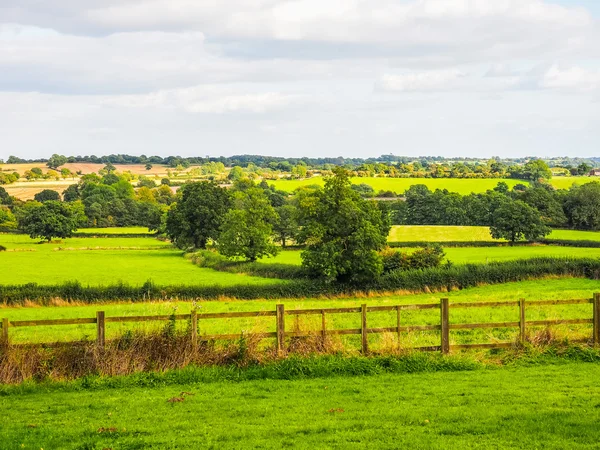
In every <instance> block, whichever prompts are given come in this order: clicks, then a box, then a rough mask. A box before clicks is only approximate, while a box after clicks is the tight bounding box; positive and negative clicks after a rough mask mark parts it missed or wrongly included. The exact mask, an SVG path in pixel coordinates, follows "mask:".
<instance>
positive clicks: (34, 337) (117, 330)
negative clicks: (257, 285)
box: [0, 278, 600, 350]
mask: <svg viewBox="0 0 600 450" xmlns="http://www.w3.org/2000/svg"><path fill="white" fill-rule="evenodd" d="M594 292H600V281H598V280H588V279H579V278H560V279H556V278H555V279H547V280H532V281H522V282H517V283H506V284H503V285H490V286H481V287H476V288H470V289H464V290H461V291H452V292H443V293H429V294H408V293H407V294H406V295H394V296H389V295H388V296H380V297H370V298H343V299H280V300H251V301H200V302H197V303H195V305H196V306H197V307H198V313H199V314H202V313H222V312H243V311H274V310H275V306H276V304H278V303H282V304H284V305H285V307H286V309H310V308H343V307H356V306H358V305H360V304H363V303H364V304H367V305H369V306H389V305H401V304H405V305H406V304H421V303H437V304H439V301H440V298H441V297H447V298H449V299H450V303H452V302H482V301H490V302H491V301H514V302H515V303H514V305H515V306H514V308H495V309H492V308H472V309H456V310H452V309H451V314H450V318H451V323H474V322H502V321H515V320H518V314H519V311H518V307H517V300H518V299H520V298H524V299H526V300H532V301H533V300H561V299H571V298H591V297H592V295H593V293H594ZM192 305H193V303H192V302H166V301H147V302H143V303H108V304H95V305H82V306H77V305H75V306H73V305H68V304H61V306H32V307H6V306H5V307H1V308H0V318H3V317H5V318H8V319H9V320H41V319H73V318H92V317H95V315H96V311H99V310H101V311H105V313H106V316H107V317H110V316H139V315H168V314H171V313H173V312H176V313H177V314H187V313H189V312H190V311H191V309H192ZM591 311H592V309H591V305H568V306H548V307H536V308H531V310H528V312H527V320H547V319H558V318H590V317H591ZM439 314H440V313H439V310H423V311H405V312H403V313H402V321H403V323H404V324H415V325H416V324H436V323H439ZM327 323H328V325H327V326H328V328H331V329H335V328H356V327H360V325H359V323H360V316H359V314H336V315H330V316H328V318H327ZM395 324H396V313H395V312H378V313H369V326H373V327H376V326H381V327H390V326H395ZM162 326H164V322H145V323H141V324H140V323H135V324H134V323H108V324H107V326H106V327H107V337H108V338H114V337H117V336H119V335H121V334H123V333H124V332H126V331H127V330H151V329H156V328H157V327H162ZM186 326H187V323H186V322H185V321H180V322H179V324H178V327H179V328H185V327H186ZM320 326H321V318H320V316H302V317H301V318H299V319H298V320H297V321H296V320H294V319H293V318H291V317H290V318H289V319H288V323H287V328H288V330H290V331H291V330H294V328H295V327H300V328H301V329H303V330H305V329H306V330H308V329H315V330H318V329H319V327H320ZM242 330H245V331H246V332H265V331H274V330H275V320H274V317H259V318H232V319H214V320H213V319H210V320H202V321H201V323H200V325H199V333H200V334H231V333H240V332H241V331H242ZM479 331H480V332H479V333H470V332H469V333H466V332H465V333H463V332H460V331H457V332H453V333H452V336H451V339H452V342H453V343H469V342H477V341H478V340H479V342H484V341H486V340H489V339H490V338H491V337H493V338H495V339H506V340H511V339H514V338H515V336H516V334H515V333H516V330H514V329H513V330H495V331H491V330H479ZM556 331H557V332H560V333H565V334H569V335H571V336H572V335H573V333H575V334H577V335H578V336H580V337H588V336H589V335H591V328H590V326H588V325H583V326H559V327H556ZM10 334H11V342H14V343H24V342H55V341H72V340H80V339H94V338H95V326H94V325H93V324H92V325H87V324H85V325H68V326H67V325H65V326H39V327H22V328H13V329H11V330H10ZM438 336H439V333H438V332H423V333H412V334H411V335H407V337H406V338H407V339H408V340H407V341H406V342H405V344H406V345H412V343H413V342H412V341H411V340H414V343H423V345H437V344H439V342H438V341H439V338H438ZM353 338H355V337H354V336H352V337H350V338H349V340H350V341H352V339H353ZM388 338H389V336H384V335H377V336H372V337H370V339H371V340H372V345H374V346H377V345H382V344H384V343H385V342H383V341H385V339H388ZM350 347H351V348H356V350H358V349H359V348H360V345H359V344H358V341H357V342H356V343H351V344H350Z"/></svg>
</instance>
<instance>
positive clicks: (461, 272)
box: [0, 258, 600, 305]
mask: <svg viewBox="0 0 600 450" xmlns="http://www.w3.org/2000/svg"><path fill="white" fill-rule="evenodd" d="M548 276H565V277H567V276H569V277H582V278H584V277H585V278H591V279H600V259H598V258H533V259H528V260H517V261H503V262H492V263H487V264H466V265H456V266H443V267H440V268H430V269H421V270H396V271H392V272H389V273H387V274H385V275H384V276H382V277H381V278H379V279H377V280H374V281H372V282H370V283H368V284H360V285H357V284H355V285H351V284H340V283H324V282H321V281H319V280H309V279H296V280H290V281H289V282H287V283H277V284H267V285H234V286H157V285H155V284H153V283H152V282H150V281H148V282H146V283H145V284H144V285H142V286H130V285H128V284H116V285H110V286H83V285H82V284H81V283H80V282H70V283H64V284H59V285H40V284H36V283H29V284H25V285H12V286H10V285H0V301H2V302H4V303H5V304H9V305H12V304H21V303H23V302H24V301H25V300H29V301H37V302H39V303H42V304H44V303H48V302H50V301H51V300H52V299H56V298H60V299H63V300H66V301H79V302H86V303H95V302H104V301H144V300H147V299H164V300H171V299H180V300H194V299H203V300H218V299H221V298H223V297H230V298H237V299H247V300H253V299H277V298H306V297H319V296H328V295H347V296H350V295H353V294H357V293H361V292H377V291H385V292H393V291H397V290H403V291H407V290H408V291H414V292H420V291H427V290H431V291H433V290H440V291H443V290H451V289H465V288H468V287H474V286H478V285H482V284H499V283H508V282H515V281H523V280H528V279H539V278H544V277H548Z"/></svg>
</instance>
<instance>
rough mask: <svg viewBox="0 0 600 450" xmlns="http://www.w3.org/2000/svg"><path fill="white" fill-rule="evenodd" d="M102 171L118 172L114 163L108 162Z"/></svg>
mask: <svg viewBox="0 0 600 450" xmlns="http://www.w3.org/2000/svg"><path fill="white" fill-rule="evenodd" d="M102 170H103V171H104V172H106V173H113V172H114V171H116V170H117V168H116V167H115V166H113V165H112V163H110V162H108V163H106V165H105V166H104V167H103V168H102Z"/></svg>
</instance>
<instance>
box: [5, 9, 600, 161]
mask: <svg viewBox="0 0 600 450" xmlns="http://www.w3.org/2000/svg"><path fill="white" fill-rule="evenodd" d="M598 42H600V1H597V0H577V1H575V0H574V1H567V0H552V1H551V0H401V1H400V0H328V1H323V0H226V1H225V0H224V1H220V2H198V1H195V0H63V1H61V2H44V3H40V2H39V1H37V0H4V1H3V2H2V3H1V4H0V135H1V136H2V141H1V142H0V159H2V158H6V157H7V156H8V155H10V154H16V155H19V156H22V157H31V158H33V157H47V156H49V155H51V154H52V153H62V154H68V155H71V154H74V155H78V154H96V155H100V154H109V153H130V154H142V153H143V154H146V155H150V154H159V155H169V154H180V155H190V156H191V155H215V156H216V155H232V154H240V153H256V154H270V155H281V156H321V155H328V156H339V155H343V156H356V157H361V156H362V157H366V156H378V155H381V154H386V153H394V154H402V155H444V156H481V157H490V156H493V155H502V156H513V157H518V156H532V155H537V156H600V145H599V144H600V46H599V45H598Z"/></svg>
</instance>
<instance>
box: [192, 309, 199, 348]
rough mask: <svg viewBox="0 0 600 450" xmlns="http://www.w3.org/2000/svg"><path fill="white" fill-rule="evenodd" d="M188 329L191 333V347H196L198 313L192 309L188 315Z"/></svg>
mask: <svg viewBox="0 0 600 450" xmlns="http://www.w3.org/2000/svg"><path fill="white" fill-rule="evenodd" d="M190 328H191V331H192V345H193V346H194V347H195V346H196V345H198V311H196V310H195V309H192V312H191V313H190Z"/></svg>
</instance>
